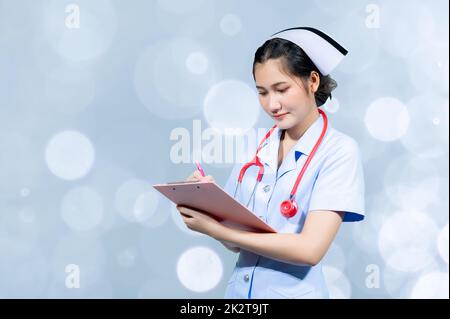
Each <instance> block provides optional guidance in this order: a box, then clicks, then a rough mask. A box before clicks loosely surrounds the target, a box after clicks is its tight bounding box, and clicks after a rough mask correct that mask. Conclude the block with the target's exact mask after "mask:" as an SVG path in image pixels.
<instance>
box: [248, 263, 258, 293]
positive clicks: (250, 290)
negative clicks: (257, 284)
mask: <svg viewBox="0 0 450 319" xmlns="http://www.w3.org/2000/svg"><path fill="white" fill-rule="evenodd" d="M259 257H260V256H258V259H257V260H256V264H255V266H254V267H253V271H252V279H251V281H250V288H249V289H248V294H247V298H248V299H252V287H253V277H254V274H255V269H256V267H257V266H258V263H259Z"/></svg>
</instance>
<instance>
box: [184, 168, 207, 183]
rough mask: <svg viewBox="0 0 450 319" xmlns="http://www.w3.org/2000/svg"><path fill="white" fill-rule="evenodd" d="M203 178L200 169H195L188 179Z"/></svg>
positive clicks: (194, 180) (192, 180) (196, 179)
mask: <svg viewBox="0 0 450 319" xmlns="http://www.w3.org/2000/svg"><path fill="white" fill-rule="evenodd" d="M202 178H203V176H202V174H201V173H200V172H199V171H198V170H195V171H194V173H192V174H191V175H190V176H189V177H188V178H187V180H188V181H189V182H198V181H200V180H202Z"/></svg>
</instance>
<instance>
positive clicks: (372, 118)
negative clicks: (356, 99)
mask: <svg viewBox="0 0 450 319" xmlns="http://www.w3.org/2000/svg"><path fill="white" fill-rule="evenodd" d="M364 122H365V124H366V127H367V130H368V131H369V133H370V135H372V137H374V138H375V139H377V140H380V141H383V142H391V141H395V140H397V139H399V138H401V137H402V136H403V135H404V134H405V133H406V132H407V130H408V127H409V114H408V109H407V108H406V106H405V105H404V104H403V103H402V102H400V101H399V100H398V99H396V98H393V97H383V98H379V99H377V100H375V101H373V102H372V103H371V104H370V105H369V107H368V108H367V111H366V115H365V118H364Z"/></svg>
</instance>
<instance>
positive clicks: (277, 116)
mask: <svg viewBox="0 0 450 319" xmlns="http://www.w3.org/2000/svg"><path fill="white" fill-rule="evenodd" d="M286 114H288V113H283V114H278V115H273V117H274V118H275V119H277V120H281V119H282V118H283V117H284V116H285V115H286Z"/></svg>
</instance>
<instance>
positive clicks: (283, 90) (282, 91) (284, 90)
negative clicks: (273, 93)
mask: <svg viewBox="0 0 450 319" xmlns="http://www.w3.org/2000/svg"><path fill="white" fill-rule="evenodd" d="M288 89H289V88H285V89H282V90H278V92H280V93H284V92H286V91H287V90H288Z"/></svg>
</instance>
